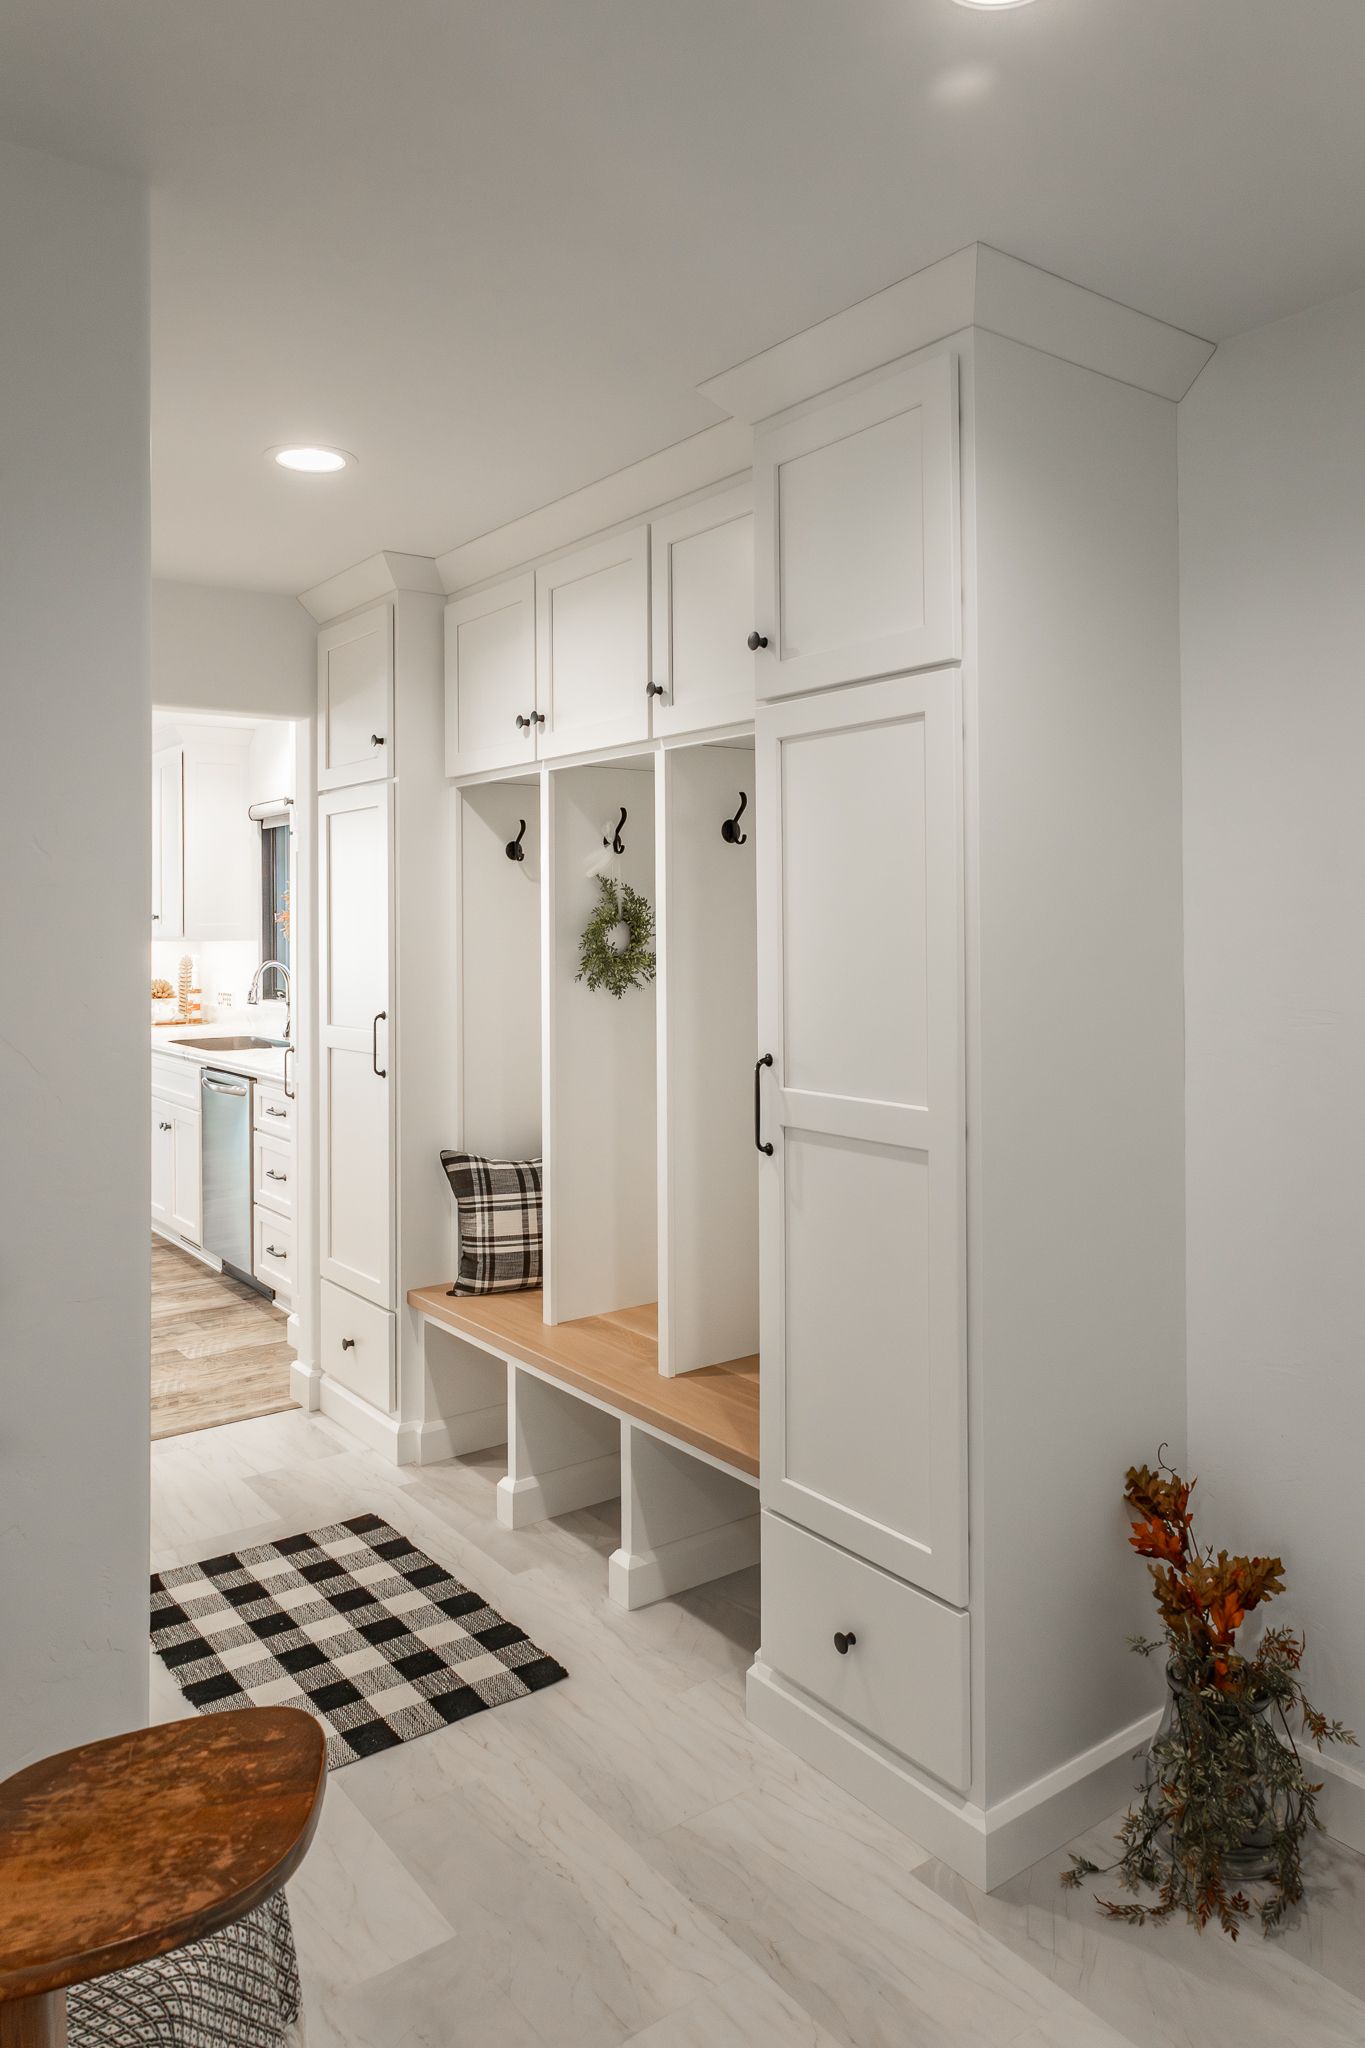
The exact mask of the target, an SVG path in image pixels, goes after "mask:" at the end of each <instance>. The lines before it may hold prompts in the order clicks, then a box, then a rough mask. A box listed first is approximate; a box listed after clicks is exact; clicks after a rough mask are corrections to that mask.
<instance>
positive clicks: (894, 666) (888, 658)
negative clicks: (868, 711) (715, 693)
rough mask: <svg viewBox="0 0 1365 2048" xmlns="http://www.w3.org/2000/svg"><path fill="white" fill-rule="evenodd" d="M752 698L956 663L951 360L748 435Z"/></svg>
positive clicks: (934, 361) (912, 369)
mask: <svg viewBox="0 0 1365 2048" xmlns="http://www.w3.org/2000/svg"><path fill="white" fill-rule="evenodd" d="M754 503H755V517H756V563H755V584H754V588H755V611H756V617H755V619H754V621H753V629H754V631H755V633H756V634H757V635H758V636H760V638H761V642H762V643H763V644H760V646H759V649H758V653H757V663H756V668H757V675H756V683H757V692H758V695H759V696H760V697H784V696H788V695H791V694H792V693H794V692H796V691H804V690H821V689H825V688H827V687H828V686H829V685H831V684H835V683H856V682H862V681H864V680H866V679H869V678H872V677H875V676H885V675H895V674H898V673H900V672H901V671H903V670H906V669H916V668H929V667H932V666H934V665H935V664H940V663H944V662H953V661H957V660H959V659H960V657H961V650H962V622H961V611H962V604H961V574H960V569H959V533H958V526H959V515H958V400H957V359H956V357H955V356H951V355H942V356H934V357H931V358H930V359H929V360H927V361H924V362H919V363H913V364H911V365H910V366H909V367H908V368H907V369H904V370H899V371H896V372H895V373H893V374H892V375H891V376H889V377H886V378H884V379H883V380H882V381H881V382H880V383H876V384H871V385H868V386H866V387H864V388H863V389H862V390H859V391H855V392H852V393H850V394H848V395H847V396H845V397H842V398H833V399H830V400H828V401H826V402H824V403H822V404H818V405H816V406H814V407H812V408H811V410H809V411H807V412H804V413H802V414H801V415H800V416H799V417H798V418H795V419H788V420H787V421H786V422H785V423H784V424H779V425H775V426H772V427H769V428H760V429H759V430H758V432H757V433H756V434H755V436H754Z"/></svg>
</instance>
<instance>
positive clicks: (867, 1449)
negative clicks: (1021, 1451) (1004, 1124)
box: [755, 670, 967, 1606]
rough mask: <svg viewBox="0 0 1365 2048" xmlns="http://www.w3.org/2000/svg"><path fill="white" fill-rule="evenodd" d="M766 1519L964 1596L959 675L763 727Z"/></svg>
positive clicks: (849, 693) (795, 714) (821, 707)
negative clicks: (777, 1518) (772, 1515)
mask: <svg viewBox="0 0 1365 2048" xmlns="http://www.w3.org/2000/svg"><path fill="white" fill-rule="evenodd" d="M757 755H758V760H757V766H758V775H757V781H758V805H757V822H756V831H757V835H758V849H759V854H758V886H759V911H758V930H759V1050H760V1053H761V1054H762V1055H763V1056H764V1057H766V1058H768V1059H769V1060H770V1062H771V1064H770V1065H767V1066H765V1065H762V1064H760V1066H759V1068H758V1085H759V1103H758V1107H759V1110H760V1111H761V1116H760V1128H759V1130H758V1131H756V1133H755V1135H756V1138H757V1137H761V1139H762V1145H763V1147H765V1148H766V1147H767V1146H771V1147H772V1148H773V1149H772V1152H771V1154H770V1155H769V1154H768V1153H767V1152H766V1151H765V1156H764V1158H763V1160H762V1161H761V1162H760V1166H759V1180H760V1254H759V1258H760V1319H761V1327H762V1357H763V1377H762V1436H763V1455H762V1466H763V1485H762V1490H763V1504H764V1506H765V1507H767V1508H770V1509H774V1510H775V1511H776V1512H777V1513H779V1514H782V1515H785V1516H787V1517H788V1518H789V1519H790V1520H792V1521H794V1522H799V1523H801V1524H802V1525H803V1526H804V1527H806V1528H808V1529H811V1530H814V1531H815V1533H816V1534H817V1535H821V1536H825V1537H828V1538H829V1539H830V1540H831V1541H832V1542H835V1543H838V1544H842V1545H843V1547H844V1548H845V1549H846V1550H850V1551H853V1552H854V1553H855V1554H856V1555H858V1556H860V1557H865V1558H868V1559H870V1560H871V1561H872V1562H873V1563H874V1564H878V1565H881V1566H883V1567H884V1568H885V1569H886V1570H888V1571H892V1572H895V1573H897V1574H898V1575H899V1576H900V1577H901V1578H903V1579H908V1580H910V1581H911V1582H912V1583H913V1584H915V1585H917V1586H922V1587H923V1588H924V1589H925V1591H926V1592H930V1593H934V1594H937V1595H938V1597H939V1598H940V1599H942V1600H947V1601H950V1602H952V1603H953V1604H954V1605H957V1606H961V1605H964V1604H965V1602H966V1597H967V1521H966V1512H967V1493H966V1477H967V1408H966V1364H965V1351H964V1327H965V1317H964V1308H963V1301H964V1290H965V1279H964V1275H965V1261H964V1240H965V1230H964V1221H963V1185H964V1176H965V1138H966V1133H965V1121H966V1120H965V1112H964V1097H963V964H962V882H961V847H962V823H961V802H960V794H959V793H960V788H961V742H960V692H959V685H958V676H957V671H956V670H947V671H940V672H939V673H938V674H935V675H925V676H910V677H898V678H896V679H895V680H894V681H890V682H881V683H872V684H867V685H865V686H864V687H862V688H860V689H855V690H844V691H838V692H834V693H832V694H830V695H828V696H824V697H817V698H803V699H801V700H799V701H796V702H793V703H788V704H779V705H773V706H760V708H759V712H758V720H757Z"/></svg>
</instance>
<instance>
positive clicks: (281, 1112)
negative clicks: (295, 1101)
mask: <svg viewBox="0 0 1365 2048" xmlns="http://www.w3.org/2000/svg"><path fill="white" fill-rule="evenodd" d="M265 1113H266V1115H267V1116H279V1117H287V1116H288V1114H289V1111H288V1110H287V1109H276V1108H275V1105H274V1104H273V1103H272V1102H267V1104H266V1106H265Z"/></svg>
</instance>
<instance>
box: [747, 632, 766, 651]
mask: <svg viewBox="0 0 1365 2048" xmlns="http://www.w3.org/2000/svg"><path fill="white" fill-rule="evenodd" d="M767 644H768V636H767V634H766V633H751V634H750V635H749V652H750V654H757V653H758V650H759V648H760V647H766V646H767Z"/></svg>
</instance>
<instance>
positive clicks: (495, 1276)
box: [441, 1152, 541, 1294]
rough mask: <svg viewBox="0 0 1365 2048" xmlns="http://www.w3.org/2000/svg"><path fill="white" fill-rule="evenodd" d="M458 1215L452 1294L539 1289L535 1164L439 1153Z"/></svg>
mask: <svg viewBox="0 0 1365 2048" xmlns="http://www.w3.org/2000/svg"><path fill="white" fill-rule="evenodd" d="M441 1164H442V1166H443V1167H444V1168H445V1170H446V1177H447V1179H448V1180H449V1182H450V1186H451V1191H452V1193H453V1194H454V1196H455V1202H456V1206H457V1207H458V1209H459V1212H460V1266H459V1272H458V1275H457V1277H456V1281H455V1285H454V1286H453V1287H452V1288H451V1290H450V1291H451V1293H452V1294H515V1293H517V1292H518V1291H519V1290H520V1289H522V1288H526V1287H539V1286H540V1283H541V1223H540V1161H539V1160H538V1159H480V1158H479V1157H478V1155H477V1153H473V1152H443V1153H442V1154H441Z"/></svg>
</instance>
